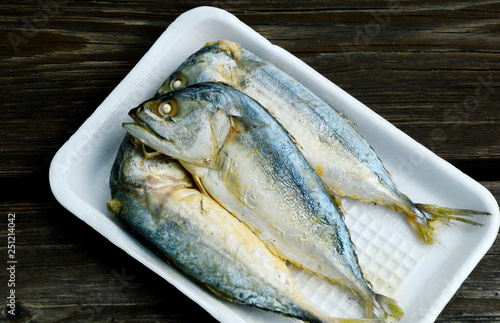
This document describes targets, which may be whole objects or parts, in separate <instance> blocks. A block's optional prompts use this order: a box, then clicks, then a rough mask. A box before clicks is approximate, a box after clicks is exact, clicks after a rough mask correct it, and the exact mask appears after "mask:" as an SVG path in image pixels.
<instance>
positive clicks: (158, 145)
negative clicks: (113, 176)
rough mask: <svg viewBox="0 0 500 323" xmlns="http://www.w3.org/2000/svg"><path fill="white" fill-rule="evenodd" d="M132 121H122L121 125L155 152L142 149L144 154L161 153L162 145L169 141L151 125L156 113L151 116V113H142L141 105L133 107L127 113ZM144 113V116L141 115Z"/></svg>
mask: <svg viewBox="0 0 500 323" xmlns="http://www.w3.org/2000/svg"><path fill="white" fill-rule="evenodd" d="M128 114H129V116H130V117H131V118H132V120H133V121H134V122H128V123H123V124H122V126H123V128H124V129H125V130H127V132H128V133H130V134H131V135H132V136H133V137H134V138H136V139H138V140H139V141H140V142H142V144H143V145H145V146H147V147H149V148H150V149H153V150H154V151H155V152H152V153H150V152H146V149H144V154H145V156H146V157H147V156H148V155H150V156H152V157H153V156H157V155H158V154H160V153H162V154H163V152H162V150H163V149H162V146H163V145H165V144H167V143H169V142H171V141H170V140H168V139H167V138H164V137H162V136H160V135H159V134H158V133H157V132H156V131H155V130H154V129H153V128H152V127H151V126H150V123H152V120H154V119H155V117H156V118H158V117H157V116H156V115H155V116H152V115H151V113H149V114H148V112H146V113H144V109H141V107H137V108H134V109H132V110H130V112H129V113H128ZM143 114H145V116H142V115H143ZM155 121H156V122H158V120H155Z"/></svg>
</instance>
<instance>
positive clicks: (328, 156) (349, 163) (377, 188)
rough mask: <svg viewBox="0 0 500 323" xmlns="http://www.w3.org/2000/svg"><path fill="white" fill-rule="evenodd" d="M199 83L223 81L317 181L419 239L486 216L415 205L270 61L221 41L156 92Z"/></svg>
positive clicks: (332, 114) (364, 148)
mask: <svg viewBox="0 0 500 323" xmlns="http://www.w3.org/2000/svg"><path fill="white" fill-rule="evenodd" d="M199 82H223V83H226V84H230V85H232V86H234V87H236V88H237V89H238V90H240V91H241V92H243V93H245V94H247V95H249V96H250V97H252V98H253V99H255V100H257V101H258V102H259V103H260V104H262V105H263V106H264V107H265V108H266V109H267V110H268V111H269V112H270V113H271V114H272V115H273V116H274V117H275V118H276V119H277V120H278V121H279V122H280V123H281V124H282V125H283V126H284V128H285V129H286V130H287V131H288V132H289V133H290V134H291V135H292V136H293V137H294V138H295V140H296V142H297V144H298V146H299V149H300V150H301V152H302V153H303V154H304V156H305V157H306V159H307V160H308V161H309V163H310V164H311V165H312V166H313V168H314V169H315V170H316V172H317V173H318V174H319V175H320V177H321V179H322V180H323V181H324V182H325V183H326V184H327V185H328V187H329V188H330V189H331V190H332V191H333V192H334V193H335V194H336V195H338V196H349V197H352V198H355V199H359V200H363V201H366V202H375V203H378V204H382V205H388V206H391V207H392V208H394V209H395V210H398V211H402V212H404V213H405V214H406V216H407V218H408V220H409V222H410V224H411V226H412V227H413V229H414V230H415V232H416V234H417V236H418V238H419V239H420V241H422V242H423V243H425V244H432V243H434V242H435V240H436V236H435V233H434V229H435V227H437V225H438V224H440V223H447V222H449V221H450V220H452V219H453V220H458V221H462V222H467V223H470V224H477V223H476V222H473V221H471V220H468V219H464V218H461V217H458V216H467V215H474V214H485V213H482V212H476V211H471V210H459V209H451V208H443V207H437V206H434V205H425V204H415V203H413V202H412V201H411V200H410V199H409V198H408V197H407V196H406V195H405V194H403V193H401V192H400V191H399V190H398V188H397V187H396V185H395V183H394V182H393V181H392V179H391V177H390V175H389V173H388V172H387V170H386V169H385V168H384V166H383V164H382V162H381V161H380V159H379V158H378V157H377V155H376V154H375V152H374V151H373V149H372V148H371V147H370V145H369V144H368V143H367V141H366V140H365V139H364V138H363V137H362V136H361V134H360V133H359V132H358V131H357V129H356V128H355V127H354V125H353V124H352V123H351V122H350V121H349V120H347V119H346V118H345V117H344V116H343V115H342V114H341V113H339V112H338V111H336V110H335V109H334V108H332V107H331V106H330V105H328V104H327V103H326V102H324V101H323V100H322V99H320V98H319V97H318V96H316V95H315V94H314V93H312V92H311V91H309V90H308V89H307V88H306V87H304V86H303V85H302V84H300V83H299V82H297V81H296V80H294V79H293V78H292V77H290V76H289V75H287V74H286V73H284V72H283V71H282V70H280V69H279V68H277V67H276V66H274V65H272V64H271V63H269V62H267V61H265V60H263V59H261V58H259V57H257V56H255V55H254V54H252V53H250V52H249V51H247V50H245V49H242V48H241V47H240V45H239V44H237V43H234V42H231V41H227V40H221V41H218V42H215V43H210V44H207V45H206V46H205V47H203V48H202V49H200V50H199V51H198V52H196V53H195V54H193V55H191V56H190V57H189V58H188V59H187V60H186V61H185V62H184V63H183V64H182V65H180V66H179V68H178V69H177V70H176V71H174V72H173V73H172V74H171V76H170V77H168V79H167V80H166V81H165V83H164V84H163V86H162V87H161V88H160V89H159V90H158V94H163V93H166V92H168V91H172V90H175V89H178V88H181V87H183V86H186V85H190V84H194V83H199Z"/></svg>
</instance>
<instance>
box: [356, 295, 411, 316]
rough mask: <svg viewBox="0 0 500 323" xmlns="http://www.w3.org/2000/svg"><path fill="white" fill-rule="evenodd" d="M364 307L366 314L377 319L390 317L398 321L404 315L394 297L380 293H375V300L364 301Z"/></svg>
mask: <svg viewBox="0 0 500 323" xmlns="http://www.w3.org/2000/svg"><path fill="white" fill-rule="evenodd" d="M365 307H366V312H367V313H368V315H371V316H373V317H376V318H378V319H386V318H389V317H391V318H394V319H395V320H398V321H399V320H400V319H401V318H402V317H403V315H404V312H403V309H402V308H401V307H399V305H398V303H397V302H396V300H395V299H393V298H390V297H387V296H384V295H381V294H376V295H375V302H365Z"/></svg>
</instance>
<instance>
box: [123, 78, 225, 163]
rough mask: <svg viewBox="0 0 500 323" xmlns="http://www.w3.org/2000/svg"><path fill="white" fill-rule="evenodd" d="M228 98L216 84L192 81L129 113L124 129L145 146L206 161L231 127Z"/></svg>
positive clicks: (180, 158) (181, 158)
mask: <svg viewBox="0 0 500 323" xmlns="http://www.w3.org/2000/svg"><path fill="white" fill-rule="evenodd" d="M228 104H231V101H230V98H229V97H228V96H227V95H225V94H224V93H223V90H221V89H220V88H218V87H212V86H210V85H207V84H195V85H193V86H189V87H185V88H183V89H180V90H176V91H172V92H169V93H166V94H164V95H159V96H156V97H154V98H152V99H150V100H148V101H146V102H144V103H142V104H141V105H140V106H138V107H137V108H134V109H132V110H131V111H130V113H129V115H130V116H131V117H132V119H133V120H134V121H135V122H134V123H126V124H124V128H125V129H126V130H127V131H128V132H129V133H130V134H132V136H134V137H135V138H137V139H139V140H140V141H142V142H143V143H144V144H145V145H147V146H149V147H151V148H153V149H155V150H157V151H159V152H161V153H163V154H165V155H168V156H171V157H173V158H177V159H179V160H181V161H187V162H192V163H195V164H199V163H202V164H204V163H208V162H210V161H211V160H212V159H213V158H214V156H215V155H216V154H217V153H218V151H219V150H220V147H221V146H222V144H223V143H224V140H225V137H226V136H227V134H228V133H229V131H230V129H231V122H230V119H229V116H228V115H227V114H226V110H225V107H227V105H228Z"/></svg>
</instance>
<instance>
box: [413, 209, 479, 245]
mask: <svg viewBox="0 0 500 323" xmlns="http://www.w3.org/2000/svg"><path fill="white" fill-rule="evenodd" d="M416 208H417V210H416V211H415V213H413V214H409V213H408V212H407V214H406V215H407V217H408V220H409V221H410V224H411V226H412V228H413V230H414V231H415V233H416V234H417V236H418V238H419V240H420V241H421V242H422V243H423V244H427V245H431V244H433V243H435V242H436V240H437V238H436V233H435V230H436V229H437V228H438V227H439V226H441V225H443V224H449V223H450V221H460V222H463V223H467V224H471V225H475V226H481V225H482V224H481V223H478V222H476V221H473V220H471V219H468V218H466V217H471V216H475V215H489V213H487V212H481V211H475V210H468V209H453V208H447V207H441V206H437V205H432V204H416Z"/></svg>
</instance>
